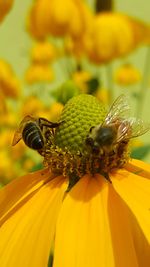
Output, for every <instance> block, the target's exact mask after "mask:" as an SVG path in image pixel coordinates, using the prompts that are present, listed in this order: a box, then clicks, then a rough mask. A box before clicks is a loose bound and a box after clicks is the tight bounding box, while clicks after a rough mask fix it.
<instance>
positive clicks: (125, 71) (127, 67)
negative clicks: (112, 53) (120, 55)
mask: <svg viewBox="0 0 150 267" xmlns="http://www.w3.org/2000/svg"><path fill="white" fill-rule="evenodd" d="M140 80H141V73H140V71H139V70H138V69H137V68H136V67H134V66H133V65H131V64H124V65H123V66H121V67H120V68H119V69H118V70H117V71H116V73H115V81H116V83H118V84H120V85H132V84H135V83H138V82H139V81H140Z"/></svg>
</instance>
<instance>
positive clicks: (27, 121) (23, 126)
mask: <svg viewBox="0 0 150 267" xmlns="http://www.w3.org/2000/svg"><path fill="white" fill-rule="evenodd" d="M60 123H61V122H60ZM60 123H59V122H56V123H54V122H51V121H49V120H47V119H45V118H34V117H32V116H30V115H27V116H25V117H24V118H23V120H22V121H21V123H20V125H19V127H18V129H17V130H16V132H15V134H14V137H13V141H12V145H13V146H14V145H16V144H17V143H18V142H19V141H20V140H21V139H23V141H24V143H25V144H26V145H27V146H28V147H29V148H32V149H34V150H38V151H40V150H41V149H43V148H44V145H45V140H46V135H47V134H54V128H56V127H58V126H59V125H60ZM49 129H50V130H49Z"/></svg>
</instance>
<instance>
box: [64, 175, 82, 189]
mask: <svg viewBox="0 0 150 267" xmlns="http://www.w3.org/2000/svg"><path fill="white" fill-rule="evenodd" d="M79 179H80V177H79V176H78V175H77V174H75V173H74V174H71V178H69V184H68V187H67V190H66V193H68V192H69V191H70V190H71V188H72V187H73V186H74V185H75V184H76V183H77V182H78V181H79Z"/></svg>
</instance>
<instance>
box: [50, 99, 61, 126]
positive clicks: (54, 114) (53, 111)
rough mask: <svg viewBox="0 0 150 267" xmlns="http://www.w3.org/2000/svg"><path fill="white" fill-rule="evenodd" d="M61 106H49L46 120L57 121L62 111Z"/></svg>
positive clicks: (58, 104) (56, 104)
mask: <svg viewBox="0 0 150 267" xmlns="http://www.w3.org/2000/svg"><path fill="white" fill-rule="evenodd" d="M63 107H64V106H63V104H61V103H59V102H55V103H53V104H52V105H51V107H50V109H49V116H48V118H49V119H50V120H51V121H58V120H59V117H60V114H61V112H62V110H63Z"/></svg>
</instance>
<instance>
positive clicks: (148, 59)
mask: <svg viewBox="0 0 150 267" xmlns="http://www.w3.org/2000/svg"><path fill="white" fill-rule="evenodd" d="M149 73H150V47H147V53H146V56H145V64H144V71H143V78H142V81H141V85H140V92H139V95H138V103H137V117H141V115H142V112H143V107H144V100H145V96H146V90H147V87H148V81H149Z"/></svg>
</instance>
